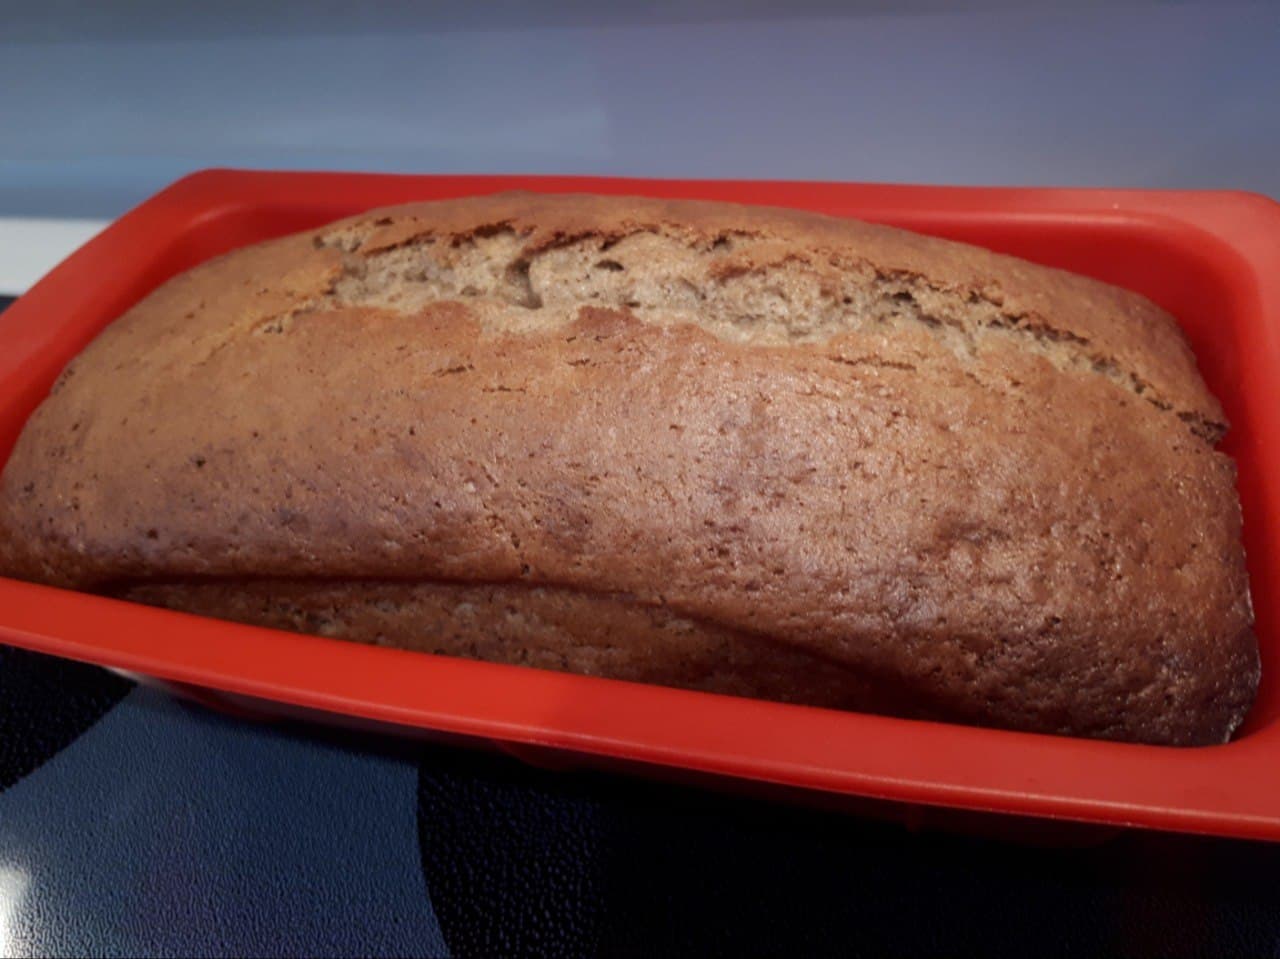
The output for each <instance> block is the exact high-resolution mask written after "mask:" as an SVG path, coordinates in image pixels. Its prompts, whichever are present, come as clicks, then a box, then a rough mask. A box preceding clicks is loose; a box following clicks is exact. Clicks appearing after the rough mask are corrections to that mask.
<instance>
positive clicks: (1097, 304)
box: [0, 194, 1258, 744]
mask: <svg viewBox="0 0 1280 959" xmlns="http://www.w3.org/2000/svg"><path fill="white" fill-rule="evenodd" d="M1224 430H1225V424H1224V420H1223V415H1222V412H1221V409H1220V408H1219V405H1218V403H1217V402H1216V401H1215V400H1214V398H1213V397H1212V396H1211V395H1210V394H1209V393H1208V392H1207V390H1206V388H1205V385H1204V383H1203V382H1202V380H1201V378H1200V376H1199V375H1198V373H1197V371H1196V366H1195V361H1194V358H1193V356H1192V354H1191V352H1190V351H1189V349H1188V347H1187V346H1186V344H1185V343H1184V341H1183V339H1182V338H1181V335H1180V333H1179V331H1178V329H1177V328H1176V326H1175V325H1174V323H1173V321H1172V320H1171V319H1170V318H1169V317H1168V316H1167V315H1166V314H1164V313H1163V312H1161V311H1160V310H1159V309H1158V308H1157V307H1155V306H1154V305H1153V304H1151V303H1150V302H1148V301H1146V300H1145V299H1143V298H1141V297H1139V296H1137V295H1135V294H1132V293H1128V292H1126V291H1124V290H1120V289H1116V288H1113V287H1111V286H1107V285H1104V284H1102V283H1098V282H1095V281H1093V280H1089V279H1085V278H1083V277H1079V276H1074V275H1071V274H1068V273H1064V272H1061V271H1058V270H1052V269H1047V268H1043V267H1039V266H1035V265H1032V264H1030V263H1026V262H1023V261H1021V260H1017V259H1013V258H1010V257H1006V256H1000V255H996V254H993V253H990V252H988V251H985V250H982V249H977V248H974V247H970V246H966V245H962V244H957V243H951V242H947V241H943V240H938V239H933V238H928V237H924V236H919V235H915V234H912V233H908V232H903V231H899V230H894V229H888V228H884V227H879V226H871V225H868V224H864V223H860V222H856V221H851V220H844V219H835V218H827V217H821V216H816V215H811V214H804V213H798V212H792V211H784V210H777V209H764V208H751V207H740V206H733V205H727V204H710V203H693V202H673V201H661V200H648V199H632V198H627V199H620V198H606V197H596V196H542V195H527V194H504V195H498V196H488V197H477V198H469V199H462V200H456V201H447V202H439V203H425V204H418V205H411V206H403V207H397V208H392V209H385V210H378V211H374V212H370V213H367V214H364V215H361V216H357V217H353V218H351V219H348V220H344V221H341V222H338V223H335V224H333V225H330V226H328V227H325V228H322V229H318V230H313V231H310V232H307V233H303V234H299V235H295V236H289V237H285V238H283V239H279V240H273V241H271V242H267V243H262V244H259V245H257V246H254V247H250V248H247V249H242V250H238V251H236V252H233V253H231V254H228V255H226V256H222V257H220V258H218V259H215V260H213V261H211V262H208V263H205V264H204V265H202V266H200V267H198V268H196V269H194V270H191V271H190V272H188V273H186V274H184V275H181V276H178V277H176V278H174V279H173V280H170V281H169V282H168V283H166V284H164V285H163V286H162V287H160V288H159V289H157V290H156V291H155V292H153V293H152V294H151V295H150V296H148V297H147V298H146V299H144V300H143V301H142V302H140V303H139V304H138V305H136V306H135V307H133V308H132V309H131V310H129V312H128V313H127V314H125V315H124V316H123V317H121V318H120V319H119V320H118V321H116V322H115V323H113V324H112V325H111V326H110V327H108V328H107V329H106V330H105V331H104V332H103V333H102V334H101V335H100V336H99V337H98V338H97V340H96V341H95V342H94V343H93V344H92V345H91V346H90V347H89V348H88V349H86V350H85V351H84V353H83V354H82V355H81V356H80V357H78V358H77V359H76V360H75V361H74V362H72V363H71V364H70V365H69V366H68V368H67V369H66V371H65V373H64V374H63V375H62V377H61V378H60V379H59V380H58V382H57V384H56V385H55V386H54V388H53V391H52V394H51V396H50V397H49V398H48V399H47V400H46V401H45V402H44V404H43V405H42V406H41V407H40V408H39V409H38V410H37V412H36V413H35V414H34V415H33V416H32V418H31V420H30V421H29V423H28V424H27V427H26V429H25V431H24V433H23V434H22V437H21V439H20V441H19V443H18V445H17V447H16V449H15V451H14V453H13V455H12V457H11V459H10V461H9V462H8V464H7V466H6V468H5V470H4V473H3V479H2V485H0V571H3V572H4V573H5V574H7V575H10V576H15V577H19V578H23V579H29V580H36V581H40V582H45V583H52V584H58V585H62V586H67V587H72V588H77V589H83V590H91V591H96V592H100V593H104V594H107V595H111V596H116V597H122V598H125V599H130V600H136V601H140V602H144V603H153V604H158V605H162V606H168V607H173V608H175V609H183V610H191V611H195V612H198V613H203V614H208V615H211V616H218V617H226V618H230V619H235V620H241V621H245V622H250V623H259V624H266V625H269V626H277V627H283V628H285V629H294V630H302V631H306V632H312V633H318V634H321V635H324V636H333V637H343V638H346V639H352V640H360V641H364V642H371V643H382V644H387V645H392V646H399V647H408V648H411V649H418V650H428V651H432V652H439V653H446V654H455V655H461V656H473V657H479V658H483V659H489V660H498V661H502V662H508V663H519V664H527V665H530V666H539V667H546V668H551V669H564V670H572V671H575V672H582V673H589V674H594V675H601V676H610V677H618V678H624V679H631V680H640V681H646V682H654V683H663V684H671V685H676V686H685V687H693V688H697V689H704V690H712V691H716V692H723V693H733V694H740V695H745V696H757V697H768V698H776V699H781V700H788V701H795V702H802V703H810V704H817V705H823V706H832V707H840V708H849V709H865V710H872V711H880V712H888V713H894V714H898V715H905V716H918V717H931V718H941V719H947V720H954V721H960V722H972V723H979V724H987V725H994V726H1001V727H1007V728H1014V729H1023V730H1038V731H1045V732H1054V733H1065V734H1074V735H1082V736H1092V737H1104V738H1110V739H1121V740H1134V741H1143V742H1150V743H1166V744H1201V743H1215V742H1222V741H1223V740H1225V739H1227V738H1228V737H1229V736H1230V734H1231V733H1232V731H1233V730H1234V729H1235V727H1236V726H1237V725H1238V723H1239V722H1240V720H1241V718H1242V717H1243V716H1244V714H1245V712H1246V710H1247V709H1248V707H1249V705H1250V703H1251V701H1252V699H1253V696H1254V692H1255V688H1256V686H1257V682H1258V655H1257V645H1256V641H1255V638H1254V635H1253V633H1252V631H1251V610H1250V603H1249V595H1248V585H1247V581H1246V575H1245V567H1244V556H1243V551H1242V547H1241V539H1240V508H1239V503H1238V499H1237V495H1236V493H1235V489H1234V477H1235V473H1234V467H1233V464H1232V463H1231V461H1230V460H1229V459H1228V457H1226V456H1225V455H1224V454H1222V453H1221V452H1218V451H1217V450H1216V449H1215V444H1216V442H1217V440H1218V439H1219V438H1220V437H1221V435H1222V433H1223V431H1224ZM175 641H180V640H178V639H175Z"/></svg>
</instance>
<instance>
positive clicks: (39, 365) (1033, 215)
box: [0, 170, 1280, 839]
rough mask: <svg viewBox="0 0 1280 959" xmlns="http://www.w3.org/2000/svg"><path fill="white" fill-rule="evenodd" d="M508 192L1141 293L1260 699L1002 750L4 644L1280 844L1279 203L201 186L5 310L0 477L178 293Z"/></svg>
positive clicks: (438, 180)
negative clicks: (1233, 558) (209, 270)
mask: <svg viewBox="0 0 1280 959" xmlns="http://www.w3.org/2000/svg"><path fill="white" fill-rule="evenodd" d="M506 189H531V190H539V191H544V192H568V191H590V192H598V193H617V194H648V195H653V196H671V197H699V198H706V199H717V200H731V201H737V202H743V203H761V204H772V205H778V206H789V207H797V208H805V209H811V210H818V211H821V212H824V213H829V214H834V215H837V216H855V217H860V218H863V219H867V220H873V221H877V222H882V223H888V224H892V225H895V226H901V227H907V228H909V229H913V230H918V231H921V232H925V233H932V234H937V235H939V236H945V237H950V238H953V239H957V240H964V241H967V242H970V243H976V244H980V245H982V246H986V247H990V248H993V249H996V250H1000V251H1005V252H1009V253H1013V254H1016V255H1018V256H1022V257H1025V258H1027V259H1030V260H1034V261H1037V262H1040V263H1045V264H1050V265H1053V266H1058V267H1063V268H1066V269H1069V270H1074V271H1077V272H1080V273H1085V274H1089V275H1091V276H1095V277H1098V278H1099V279H1102V280H1106V281H1108V282H1111V283H1116V284H1119V285H1121V286H1125V287H1128V288H1130V289H1133V290H1136V291H1138V292H1140V293H1143V294H1145V295H1146V296H1148V297H1150V298H1151V299H1153V300H1155V301H1156V302H1157V303H1159V304H1160V305H1161V306H1163V307H1165V308H1166V309H1167V310H1169V311H1170V312H1171V313H1172V314H1173V315H1174V316H1175V317H1177V319H1178V321H1179V322H1180V323H1181V324H1182V326H1183V328H1184V329H1185V330H1186V332H1187V335H1188V336H1189V338H1190V341H1191V343H1192V346H1193V347H1194V349H1195V351H1196V354H1197V356H1198V358H1199V362H1200V366H1201V369H1202V371H1203V372H1204V375H1205V377H1206V379H1207V380H1208V382H1209V385H1210V386H1211V387H1212V389H1213V390H1214V392H1215V393H1216V394H1217V395H1218V397H1219V398H1220V399H1221V400H1222V402H1223V405H1224V406H1225V408H1226V411H1227V415H1228V416H1229V418H1230V420H1231V423H1232V430H1231V433H1230V435H1229V437H1228V439H1227V440H1226V442H1225V448H1226V449H1227V451H1228V452H1230V453H1231V454H1232V455H1233V456H1234V457H1235V458H1236V461H1237V463H1238V464H1239V486H1240V494H1241V497H1242V500H1243V504H1244V514H1245V545H1246V548H1247V550H1248V558H1249V570H1250V576H1251V582H1252V588H1253V596H1254V600H1255V604H1256V609H1257V631H1258V635H1259V637H1260V641H1261V644H1262V664H1263V679H1262V688H1261V691H1260V695H1259V698H1258V701H1257V705H1256V706H1255V707H1254V709H1253V712H1252V713H1251V714H1250V716H1249V719H1248V720H1247V722H1246V724H1245V726H1244V727H1243V729H1242V730H1241V731H1240V733H1239V735H1238V736H1237V738H1236V739H1235V740H1234V741H1233V742H1231V743H1229V744H1227V745H1223V746H1211V747H1203V748H1196V749H1177V748H1170V747H1156V746H1135V745H1125V744H1119V743H1108V742H1095V741H1087V740H1079V739H1070V738H1065V737H1054V736H1042V735H1032V734H1026V733H1011V732H1001V731H995V730H989V729H978V728H972V727H966V726H958V725H948V724H943V723H930V722H920V721H910V720H900V719H888V718H885V717H880V716H870V715H863V714H858V713H847V712H837V711H832V710H824V709H814V708H808V707H801V706H789V705H782V704H777V703H767V702H757V701H752V700H746V699H738V698H735V697H730V696H717V695H711V694H705V693H695V692H687V691H682V690H675V689H665V688H659V687H652V686H645V685H639V684H633V683H625V682H616V681H610V680H602V679H593V678H587V677H582V676H574V675H567V674H559V673H552V672H543V671H538V670H533V669H526V668H522V667H515V666H499V665H493V664H487V663H478V662H470V661H466V660H461V659H452V658H447V657H439V656H430V655H426V654H421V653H408V652H402V651H398V650H392V649H384V648H378V647H370V646H362V645H358V644H355V643H346V642H341V641H337V640H328V639H322V638H317V637H311V636H302V635H295V634H290V633H283V632H276V631H272V630H266V629H260V628H255V627H250V626H241V625H235V624H231V623H225V622H220V621H216V620H211V619H205V618H201V617H196V616H189V615H184V614H180V613H174V612H168V611H164V610H159V609H152V608H148V607H143V606H136V605H132V604H128V603H122V602H118V601H114V600H108V599H103V598H99V597H95V596H90V595H84V594H79V593H73V592H68V591H63V590H57V589H50V588H47V587H41V586H34V585H30V584H26V583H21V582H16V581H13V580H5V579H0V640H3V641H4V642H7V643H12V644H15V645H19V646H25V647H28V648H30V649H35V650H39V651H42V652H46V653H53V654H56V655H60V656H67V657H71V658H74V659H80V660H86V661H89V662H94V663H99V664H102V665H105V666H109V667H112V668H115V669H120V670H127V671H130V672H133V673H137V674H141V675H144V676H149V677H153V678H154V679H156V680H159V681H162V682H164V683H167V684H178V685H181V686H185V687H190V688H193V689H195V690H199V691H203V695H205V696H206V697H211V698H215V699H219V698H223V699H224V700H225V698H227V694H230V697H229V698H232V699H235V698H238V697H253V699H254V700H257V701H265V702H268V703H270V704H272V706H273V707H274V708H278V709H281V710H286V711H296V710H298V709H299V708H301V709H303V710H307V711H312V714H313V715H316V714H318V715H321V716H328V717H329V718H330V719H333V720H336V721H343V722H356V723H361V724H363V723H369V722H372V723H375V724H379V725H384V726H385V725H388V724H389V725H391V726H395V727H399V728H402V729H404V728H406V727H407V728H409V729H412V730H416V731H418V732H429V733H430V734H432V735H444V736H448V737H463V738H466V739H471V740H477V739H478V740H488V741H493V742H498V743H501V744H504V745H506V746H507V747H508V748H510V749H512V750H514V751H517V752H519V751H531V752H541V751H543V750H552V751H555V752H557V753H560V754H566V753H567V754H576V755H578V756H579V757H581V759H582V760H583V761H586V762H599V763H602V764H606V765H624V766H627V767H634V766H637V765H638V766H641V767H647V768H649V769H656V768H657V767H665V770H666V772H667V773H670V774H684V775H692V776H695V777H704V776H711V777H716V778H718V779H725V778H727V779H728V780H736V781H738V782H743V781H753V782H755V783H757V784H761V785H764V784H768V785H769V786H770V787H774V786H781V787H787V788H788V789H789V790H793V789H800V790H816V791H820V792H824V793H829V794H841V795H843V796H847V797H864V798H868V799H876V800H890V801H893V802H897V803H911V804H926V805H934V806H944V807H953V808H958V809H966V810H975V811H985V812H997V813H1007V814H1015V815H1020V816H1047V817H1055V818H1060V819H1072V820H1079V821H1085V822H1095V823H1106V824H1112V825H1136V826H1144V827H1149V828H1157V829H1168V830H1180V831H1188V832H1202V833H1217V834H1222V835H1232V836H1245V837H1255V838H1265V839H1280V588H1277V587H1280V551H1278V550H1277V548H1276V544H1280V483H1277V482H1275V481H1274V480H1273V479H1272V477H1275V476H1280V402H1278V400H1280V206H1278V205H1276V204H1275V203H1273V202H1271V201H1270V200H1266V199H1263V198H1261V197H1256V196H1250V195H1245V194H1239V193H1229V192H1194V193H1192V192H1143V191H1128V190H1058V189H1043V190H1042V189H986V188H983V189H969V188H950V187H947V188H940V187H914V186H879V185H865V184H815V183H759V182H729V181H717V182H692V181H667V180H622V179H587V178H568V177H555V178H536V177H452V176H450V177H431V176H385V175H356V174H313V173H307V174H293V173H256V172H239V171H225V170H217V171H210V172H205V173H199V174H196V175H194V176H191V177H188V178H186V179H184V180H182V181H180V182H179V183H177V184H175V185H174V186H172V187H170V188H168V189H167V190H165V191H163V192H162V193H160V194H159V195H157V196H155V197H154V198H152V199H150V200H148V201H147V202H145V203H143V204H142V205H141V206H140V207H138V208H137V209H135V210H133V211H132V212H131V213H129V214H127V215H126V216H124V217H122V218H121V219H120V220H119V221H117V222H116V223H114V224H113V225H112V226H110V227H109V228H108V229H106V230H105V231H104V232H103V233H102V234H100V235H99V236H97V237H96V238H94V239H93V240H92V241H90V242H89V243H87V244H86V245H85V246H84V247H82V248H81V249H80V250H78V251H76V252H75V253H74V254H73V255H72V256H70V257H69V258H68V259H67V260H66V261H65V262H64V263H62V264H61V265H60V266H58V267H57V268H56V269H54V270H53V271H52V272H51V273H50V274H49V275H48V276H46V277H45V278H44V279H43V280H41V281H40V283H38V284H37V285H36V286H35V287H34V288H33V289H32V290H31V291H30V292H29V293H27V294H26V295H25V296H23V297H22V298H21V299H20V300H18V302H17V303H15V304H14V305H13V306H11V307H10V308H9V309H8V310H7V311H5V312H4V313H3V314H0V457H7V455H8V452H9V450H10V449H11V448H12V445H13V442H14V441H15V439H16V437H17V435H18V433H19V431H20V430H21V428H22V424H23V422H24V421H25V420H26V418H27V416H28V415H29V414H30V413H31V411H32V409H34V407H35V406H36V404H37V403H38V402H39V401H40V399H41V398H42V397H43V396H44V395H45V394H46V392H47V391H48V389H49V388H50V386H51V385H52V383H53V381H54V378H55V377H56V376H57V374H58V372H59V371H60V370H61V369H62V367H63V366H64V365H65V364H66V362H67V361H68V360H69V359H70V358H71V357H72V356H74V355H75V354H76V353H77V352H78V351H79V350H80V349H81V348H82V347H84V346H85V344H86V343H88V342H89V340H90V339H91V338H92V337H93V336H94V335H95V334H96V333H97V332H98V331H99V330H101V329H102V328H103V327H104V326H106V324H108V323H109V322H110V321H111V320H113V319H114V318H115V317H117V316H119V315H120V313H121V312H122V311H124V310H125V309H126V308H128V307H129V306H130V305H131V304H133V303H134V302H136V301H137V300H138V299H140V298H141V297H142V296H144V295H145V294H146V293H147V292H148V291H150V290H152V289H153V288H154V287H156V286H157V285H158V284H159V283H161V282H163V281H164V280H165V279H166V278H168V277H170V276H173V275H174V274H176V273H178V272H180V271H182V270H185V269H187V268H189V267H191V266H193V265H195V264H197V263H199V262H201V261H202V260H205V259H208V258H209V257H212V256H215V255H217V254H219V253H222V252H224V251H227V250H230V249H232V248H234V247H238V246H241V245H244V244H248V243H253V242H255V241H258V240H263V239H266V238H268V237H272V236H277V235H280V234H284V233H289V232H293V231H297V230H302V229H306V228H311V227H315V226H318V225H320V224H322V223H325V222H327V221H330V220H333V219H336V218H338V217H342V216H346V215H349V214H352V213H356V212H359V211H362V210H365V209H368V208H370V207H375V206H382V205H387V204H393V203H401V202H407V201H411V200H429V199H437V198H444V197H455V196H464V195H471V194H481V193H491V192H494V191H498V190H506Z"/></svg>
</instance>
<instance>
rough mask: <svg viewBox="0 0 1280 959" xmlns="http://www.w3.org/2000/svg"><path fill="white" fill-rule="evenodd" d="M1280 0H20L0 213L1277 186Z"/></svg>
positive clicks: (11, 46)
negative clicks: (355, 195) (216, 189)
mask: <svg viewBox="0 0 1280 959" xmlns="http://www.w3.org/2000/svg"><path fill="white" fill-rule="evenodd" d="M1278 104H1280V3H1275V2H1272V3H1208V2H1185V3H1168V2H1165V3H1156V2H1149V0H1148V2H1129V3H1118V4H1101V3H1053V2H1043V0H1042V2H1026V3H1013V2H997V0H990V2H969V3H954V4H950V3H943V2H927V0H914V2H912V0H905V2H902V3H891V2H888V0H883V2H872V0H864V2H852V3H835V2H798V3H797V2H793V3H790V4H782V3H774V4H766V3H750V2H748V3H740V4H731V3H727V2H713V0H703V2H693V3H676V2H667V3H654V4H644V5H641V4H626V5H611V4H607V3H605V4H601V3H599V2H550V3H543V4H524V3H514V2H511V3H494V4H478V3H477V4H469V3H443V4H427V3H379V4H373V3H366V4H361V3H351V2H347V0H344V2H341V3H338V2H323V3H301V2H297V0H282V2H276V3H271V2H261V0H260V2H252V3H249V2H243V0H232V2H219V3H206V4H199V5H195V4H181V3H160V2H155V0H133V2H122V3H101V2H98V3H91V2H83V0H62V2H48V0H44V2H40V0H17V2H15V0H9V2H4V0H0V131H3V137H2V139H0V216H4V215H10V216H13V215H24V216H80V217H107V216H113V215H115V214H118V213H120V212H121V211H122V210H124V209H126V208H127V207H128V206H130V205H131V204H133V203H135V202H137V201H138V200H140V199H142V198H143V197H144V196H146V195H147V194H149V193H151V192H153V191H154V190H156V189H157V188H159V187H160V186H162V185H163V184H164V183H166V182H168V181H171V180H173V179H175V178H177V177H178V176H181V175H182V174H183V173H186V172H188V171H190V170H193V169H198V168H200V167H206V166H212V165H234V166H255V167H273V168H295V169H302V168H309V169H317V168H331V169H361V170H397V171H415V172H539V173H549V172H565V173H606V174H642V175H658V176H689V177H770V178H802V179H833V180H884V181H911V182H937V183H983V184H998V183H1010V184H1105V185H1126V186H1149V187H1212V186H1218V187H1235V188H1241V189H1248V190H1256V191H1260V192H1263V193H1268V194H1271V195H1272V196H1276V197H1280V106H1278Z"/></svg>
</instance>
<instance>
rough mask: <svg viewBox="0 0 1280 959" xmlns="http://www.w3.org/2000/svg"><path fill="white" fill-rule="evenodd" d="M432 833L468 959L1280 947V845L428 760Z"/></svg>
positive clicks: (423, 817)
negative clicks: (987, 835)
mask: <svg viewBox="0 0 1280 959" xmlns="http://www.w3.org/2000/svg"><path fill="white" fill-rule="evenodd" d="M418 791H419V796H418V801H419V838H420V841H421V843H422V860H423V869H424V872H425V875H426V879H427V885H428V888H429V889H430V890H431V897H432V904H433V907H434V909H435V912H436V916H437V918H438V919H439V921H440V923H441V926H442V928H443V930H444V934H445V937H446V939H447V940H448V942H449V945H450V948H451V949H452V950H453V953H454V955H455V956H458V957H461V959H467V957H472V956H477V957H478V956H494V955H531V956H590V955H605V956H653V955H663V956H744V955H804V956H820V955H833V956H835V955H838V956H886V955H888V956H892V955H902V956H956V955H1008V956H1030V955H1034V956H1090V957H1092V956H1098V955H1127V956H1200V955H1204V956H1211V955H1246V956H1273V955H1276V954H1277V949H1278V947H1280V891H1278V890H1277V888H1276V884H1275V882H1274V879H1273V876H1274V875H1275V874H1276V873H1277V871H1280V847H1275V846H1268V845H1263V844H1256V843H1243V842H1231V841H1223V840H1209V839H1200V838H1194V837H1180V836H1166V835H1156V834H1149V833H1138V832H1130V833H1122V834H1120V835H1118V836H1116V837H1115V838H1112V839H1110V840H1109V841H1106V842H1103V843H1102V844H1100V845H1095V846H1092V847H1085V848H1080V847H1074V848H1045V847H1044V846H1033V845H1027V844H1019V843H1015V842H1009V841H1003V840H1000V841H997V840H989V839H977V838H968V837H962V836H957V835H950V834H947V833H942V832H927V833H917V832H912V831H909V830H908V829H906V828H905V827H903V826H900V825H897V824H891V823H884V822H879V821H872V820H868V819H866V818H860V817H857V816H852V815H847V814H842V813H830V812H818V811H814V810H812V809H802V808H796V807H790V806H782V805H775V804H773V803H766V802H762V801H759V800H749V799H739V798H733V797H729V796H724V795H720V794H715V793H710V792H702V791H699V790H693V789H687V788H683V787H675V786H666V785H655V784H652V783H646V782H642V781H638V780H633V779H629V778H615V777H606V776H603V775H599V774H588V773H564V772H546V771H542V770H537V769H532V768H528V767H525V766H523V765H521V764H519V763H517V762H514V761H512V760H509V759H506V758H501V757H493V756H485V755H469V754H466V753H457V752H445V751H432V752H431V753H430V754H429V756H428V758H427V759H425V760H423V762H422V763H421V765H420V772H419V790H418Z"/></svg>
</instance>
